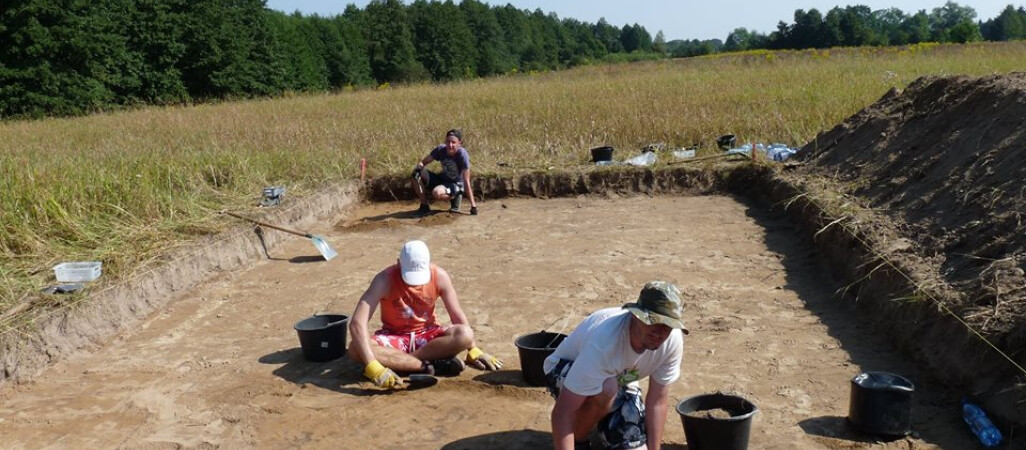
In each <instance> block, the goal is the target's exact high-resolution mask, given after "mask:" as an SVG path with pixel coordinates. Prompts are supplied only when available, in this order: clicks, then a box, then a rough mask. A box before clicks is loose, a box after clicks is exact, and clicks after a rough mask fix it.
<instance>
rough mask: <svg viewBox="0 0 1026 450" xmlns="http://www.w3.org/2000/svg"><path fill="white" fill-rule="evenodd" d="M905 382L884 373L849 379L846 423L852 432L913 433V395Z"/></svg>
mask: <svg viewBox="0 0 1026 450" xmlns="http://www.w3.org/2000/svg"><path fill="white" fill-rule="evenodd" d="M914 392H915V386H914V385H913V384H912V382H911V381H909V380H908V379H907V378H905V377H902V376H900V375H895V374H893V373H887V372H865V373H860V374H858V375H855V377H854V378H852V379H851V401H850V402H849V404H848V422H849V423H851V424H852V425H853V426H854V427H855V428H857V429H859V430H861V431H864V432H867V433H871V434H880V435H886V436H895V437H897V436H906V435H908V434H909V433H911V432H912V394H913V393H914Z"/></svg>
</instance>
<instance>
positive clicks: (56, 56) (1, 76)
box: [0, 0, 142, 117]
mask: <svg viewBox="0 0 1026 450" xmlns="http://www.w3.org/2000/svg"><path fill="white" fill-rule="evenodd" d="M0 5H2V6H0V24H3V25H2V27H0V42H3V45H2V46H0V116H3V117H10V116H27V117H41V116H44V115H49V114H55V115H73V114H82V113H85V112H89V111H95V110H101V109H105V108H107V107H108V106H110V105H112V104H115V103H117V102H124V101H125V100H126V99H128V98H131V97H133V96H134V95H135V93H137V92H138V90H139V87H140V85H141V83H140V81H139V78H138V76H137V74H138V73H139V72H140V71H141V69H142V58H141V56H140V55H139V54H138V53H133V52H130V51H129V50H128V46H127V39H126V38H125V37H124V36H123V34H122V28H123V27H124V26H125V24H126V22H127V15H128V14H130V13H131V12H132V11H131V9H129V7H130V6H131V5H130V4H125V3H122V2H118V1H114V0H111V1H96V2H90V1H85V0H78V1H68V2H64V3H63V4H61V3H56V2H52V1H46V0H4V2H3V3H2V4H0ZM107 8H113V9H114V10H115V11H113V12H111V11H108V10H107Z"/></svg>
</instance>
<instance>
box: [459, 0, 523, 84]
mask: <svg viewBox="0 0 1026 450" xmlns="http://www.w3.org/2000/svg"><path fill="white" fill-rule="evenodd" d="M460 10H462V11H463V17H464V18H466V21H467V26H468V27H469V28H470V31H471V33H472V34H473V36H474V48H476V49H477V53H476V54H477V61H476V66H477V74H478V76H482V77H484V76H489V75H495V74H501V73H505V72H508V71H509V70H510V69H512V68H513V65H512V64H510V55H509V48H508V47H507V45H506V40H505V39H504V36H503V32H502V27H501V26H499V19H498V18H497V17H496V15H495V11H494V10H492V9H491V8H490V7H489V6H488V5H486V4H484V3H481V2H479V1H477V0H463V1H462V2H461V3H460Z"/></svg>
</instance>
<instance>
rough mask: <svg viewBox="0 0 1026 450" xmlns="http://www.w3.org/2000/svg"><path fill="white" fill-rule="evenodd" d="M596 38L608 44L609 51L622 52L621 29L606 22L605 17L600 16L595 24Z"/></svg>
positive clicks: (607, 49)
mask: <svg viewBox="0 0 1026 450" xmlns="http://www.w3.org/2000/svg"><path fill="white" fill-rule="evenodd" d="M595 38H596V39H598V40H599V42H601V43H603V44H604V45H605V46H606V51H607V52H609V53H622V52H623V51H624V49H623V43H622V42H621V41H620V29H619V28H617V27H614V26H612V25H610V24H609V22H606V18H605V17H601V18H599V21H598V23H596V24H595Z"/></svg>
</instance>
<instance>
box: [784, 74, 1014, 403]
mask: <svg viewBox="0 0 1026 450" xmlns="http://www.w3.org/2000/svg"><path fill="white" fill-rule="evenodd" d="M1024 122H1026V74H1024V73H1016V74H1012V75H1007V76H991V77H984V78H969V77H947V78H937V77H929V78H921V79H919V80H917V81H916V82H914V83H912V84H911V85H909V86H908V87H907V88H906V89H905V90H904V91H901V92H899V91H897V90H892V91H891V92H888V93H887V94H886V95H885V96H884V97H883V98H881V99H880V100H879V101H878V102H876V103H875V104H873V105H871V106H869V107H867V108H865V109H864V110H862V111H861V112H859V113H858V114H856V115H854V116H852V117H851V118H849V119H848V120H846V121H845V122H844V123H842V124H840V125H838V126H836V127H835V128H834V129H832V130H830V131H829V132H825V133H822V134H821V135H820V136H818V137H817V138H816V139H815V140H814V141H813V142H811V143H809V144H808V145H807V146H806V147H805V148H803V149H802V151H801V152H800V153H799V155H798V158H799V159H800V160H801V161H803V162H804V163H805V164H804V165H803V167H801V168H800V169H798V171H797V172H798V173H799V174H801V175H803V176H806V177H808V178H810V179H814V178H819V179H823V180H829V182H830V183H831V186H835V187H836V186H840V187H841V188H842V192H843V193H844V194H846V195H848V196H850V197H853V198H854V202H856V203H858V204H859V205H860V206H861V207H863V208H866V209H869V210H872V211H873V213H874V214H879V215H880V216H882V217H885V218H886V219H887V220H888V221H889V222H891V223H890V224H889V227H890V228H891V229H893V230H897V235H898V237H899V238H898V239H897V240H896V241H895V242H894V243H893V245H892V246H891V247H892V248H893V249H897V250H898V251H895V252H894V254H895V255H898V256H895V257H897V258H903V259H904V264H903V266H902V267H905V268H907V269H910V271H911V272H912V273H911V274H910V278H911V279H913V280H916V282H915V283H916V284H917V288H916V289H915V291H916V292H932V293H933V294H931V295H929V296H926V297H928V298H929V299H931V300H933V301H934V302H936V304H935V305H934V306H936V307H937V308H938V309H939V310H941V311H945V312H946V311H950V312H952V313H953V314H954V315H955V316H957V317H959V318H960V319H961V320H963V321H964V322H965V324H966V325H965V327H966V328H969V327H971V328H972V329H973V330H975V331H977V332H979V333H980V334H981V335H982V336H984V337H985V338H986V339H987V340H989V341H990V342H992V343H993V344H994V345H995V346H996V347H997V348H998V349H1000V350H1001V352H1003V353H1004V354H1005V356H1007V357H1005V356H1002V355H1001V354H1000V353H998V352H997V351H994V350H993V349H990V348H987V350H986V351H987V352H989V353H990V354H992V356H993V358H991V359H992V362H993V364H992V365H987V366H984V367H986V369H983V368H982V367H981V368H977V369H976V370H980V371H982V370H988V371H999V372H1001V373H1000V377H1004V379H1006V380H1010V379H1014V378H1015V377H1021V376H1026V372H1024V371H1023V369H1022V367H1023V366H1026V350H1024V349H1026V345H1024V344H1026V320H1024V317H1026V278H1024V275H1023V274H1024V268H1026V222H1024V220H1026V218H1024V217H1023V216H1024V214H1026V185H1024V184H1023V181H1024V180H1026V163H1024V158H1026V128H1024V126H1023V125H1024ZM901 255H905V256H906V257H903V256H901ZM908 255H912V256H914V257H915V258H914V259H915V262H914V263H912V262H910V261H912V259H913V258H909V257H907V256H908ZM906 294H908V293H902V294H896V296H898V295H906ZM970 333H971V332H970ZM943 344H944V343H943V342H938V343H934V344H933V345H935V346H936V347H937V348H935V349H934V350H935V351H936V352H944V351H945V349H944V348H943ZM923 345H930V344H929V343H924V344H923ZM1013 361H1014V362H1013ZM966 364H967V365H971V363H969V362H966ZM968 370H970V371H972V370H973V368H972V367H970V368H969V369H968ZM995 375H997V374H995V373H980V374H979V376H980V377H981V378H995ZM1012 384H1014V382H1013V383H1012ZM989 389H991V390H995V389H997V388H996V387H993V386H992V387H990V388H989ZM1020 400H1021V399H1020Z"/></svg>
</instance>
